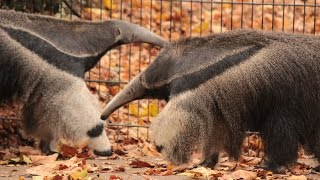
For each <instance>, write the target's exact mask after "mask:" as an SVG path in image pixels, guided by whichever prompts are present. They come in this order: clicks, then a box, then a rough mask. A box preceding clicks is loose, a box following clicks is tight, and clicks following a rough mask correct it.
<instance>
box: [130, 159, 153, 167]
mask: <svg viewBox="0 0 320 180" xmlns="http://www.w3.org/2000/svg"><path fill="white" fill-rule="evenodd" d="M129 165H130V166H131V167H132V168H144V167H148V168H153V167H154V165H151V164H149V163H147V162H144V161H139V160H136V161H133V162H131V163H130V164H129Z"/></svg>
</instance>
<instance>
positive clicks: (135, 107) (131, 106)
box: [129, 104, 139, 117]
mask: <svg viewBox="0 0 320 180" xmlns="http://www.w3.org/2000/svg"><path fill="white" fill-rule="evenodd" d="M129 113H130V114H132V115H134V116H136V117H139V111H138V104H129Z"/></svg>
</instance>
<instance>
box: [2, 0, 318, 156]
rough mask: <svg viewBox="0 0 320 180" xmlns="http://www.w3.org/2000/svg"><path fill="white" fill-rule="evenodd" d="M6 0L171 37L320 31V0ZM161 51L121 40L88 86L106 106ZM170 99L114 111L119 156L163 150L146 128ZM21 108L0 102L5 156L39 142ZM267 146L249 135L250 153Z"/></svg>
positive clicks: (112, 132) (11, 5)
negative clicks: (25, 129) (25, 126)
mask: <svg viewBox="0 0 320 180" xmlns="http://www.w3.org/2000/svg"><path fill="white" fill-rule="evenodd" d="M19 3H20V4H19ZM0 6H1V8H7V9H16V10H19V11H25V12H31V13H41V14H47V15H52V16H56V17H58V18H63V19H79V18H81V19H86V20H92V21H101V20H109V19H123V20H126V21H129V22H132V23H135V24H139V25H141V26H144V27H146V28H147V29H149V30H151V31H153V32H155V33H156V34H158V35H161V36H162V37H164V38H165V39H167V40H169V41H174V40H177V39H179V38H185V37H190V36H205V35H208V34H210V33H220V32H225V31H228V30H232V29H240V28H253V29H263V30H273V31H285V32H294V33H306V34H316V35H318V34H319V32H320V17H319V7H318V6H319V4H317V1H316V0H224V1H213V0H202V1H198V0H194V1H189V0H188V1H169V0H162V1H160V0H89V1H81V0H72V1H70V0H69V1H67V0H63V1H60V0H44V1H40V0H34V1H7V0H0ZM70 7H72V10H70ZM158 52H159V49H158V48H156V47H152V46H150V45H147V44H133V45H123V46H121V47H118V48H116V49H114V50H112V51H110V52H109V53H108V54H106V55H105V56H104V57H103V58H102V59H101V61H100V62H99V63H98V64H97V66H96V67H95V68H94V69H92V70H91V71H90V72H88V73H87V75H86V80H87V84H88V87H89V88H90V90H91V91H92V92H93V93H94V94H95V95H96V96H97V98H99V99H100V100H101V105H102V106H104V105H105V104H106V103H107V102H108V101H109V100H110V99H111V98H112V97H113V96H114V95H115V94H116V93H117V92H119V91H120V90H121V89H122V88H123V87H124V86H125V84H127V83H128V82H129V81H130V80H131V79H132V78H133V77H134V76H135V75H137V74H138V73H139V72H141V71H142V70H143V69H145V68H146V67H147V66H148V65H149V64H150V63H151V62H152V61H153V60H154V59H155V57H156V56H157V54H158ZM164 106H165V103H164V102H162V101H158V100H140V101H135V102H133V103H131V104H129V105H126V106H124V107H122V108H120V110H119V111H117V112H115V113H114V114H113V115H112V116H111V118H110V120H109V121H110V122H109V126H108V127H106V129H107V131H108V133H109V138H110V139H111V141H112V142H113V146H114V148H115V149H116V151H115V153H116V154H118V155H120V156H121V155H124V154H125V155H126V156H145V155H147V156H152V157H154V156H156V157H158V156H159V154H158V153H157V152H155V150H154V148H153V146H152V144H151V143H150V141H149V133H150V132H149V131H148V128H147V127H148V125H149V124H150V122H152V119H153V118H154V117H155V116H156V115H157V114H158V113H159V112H160V111H161V109H162V108H163V107H164ZM18 111H19V106H18V105H13V106H8V105H2V106H1V107H0V118H1V119H3V120H1V121H0V142H1V144H0V149H1V151H0V159H2V160H6V159H10V158H12V156H19V154H20V153H21V146H32V147H35V146H36V144H35V143H34V141H33V140H27V139H25V138H24V137H22V136H21V135H20V133H19V131H20V127H21V125H20V124H21V123H20V120H19V119H18V117H19V113H18ZM19 147H20V148H19ZM262 150H263V145H262V143H261V142H260V140H259V138H258V136H257V135H256V134H253V135H251V134H250V135H248V138H247V139H246V141H245V142H244V147H243V152H244V154H246V155H248V156H252V157H260V158H261V157H263V152H262Z"/></svg>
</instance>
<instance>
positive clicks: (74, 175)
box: [70, 169, 88, 180]
mask: <svg viewBox="0 0 320 180" xmlns="http://www.w3.org/2000/svg"><path fill="white" fill-rule="evenodd" d="M70 177H71V178H72V179H74V180H78V179H83V178H88V171H87V169H84V170H82V171H74V172H72V173H71V174H70Z"/></svg>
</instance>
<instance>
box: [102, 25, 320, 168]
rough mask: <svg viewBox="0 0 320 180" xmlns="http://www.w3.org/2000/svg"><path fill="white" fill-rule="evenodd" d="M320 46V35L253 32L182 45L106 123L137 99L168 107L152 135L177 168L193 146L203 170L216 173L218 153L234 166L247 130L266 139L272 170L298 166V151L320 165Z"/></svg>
mask: <svg viewBox="0 0 320 180" xmlns="http://www.w3.org/2000/svg"><path fill="white" fill-rule="evenodd" d="M319 47H320V37H317V36H308V35H296V34H289V33H281V32H263V31H255V30H236V31H230V32H226V33H221V34H216V35H210V36H207V37H194V38H187V39H182V40H179V41H177V42H173V43H172V44H171V45H168V46H166V47H165V48H164V49H163V50H162V52H161V53H160V54H159V56H158V57H157V58H156V60H155V61H154V62H153V63H152V64H151V65H150V66H149V67H148V68H147V69H146V70H145V71H143V72H142V73H141V74H139V75H138V76H137V77H135V78H134V79H133V80H132V81H131V82H130V83H129V84H128V85H127V86H126V87H125V88H124V89H123V90H122V91H121V92H120V93H119V94H117V95H116V96H115V97H114V98H113V99H112V101H110V102H109V103H108V105H107V106H106V108H105V110H104V113H103V114H102V116H101V118H102V119H106V118H107V117H108V116H109V115H110V114H111V113H112V112H113V111H114V110H115V109H117V108H118V107H120V106H122V105H124V104H125V103H128V102H130V101H133V100H136V99H141V98H149V97H151V98H160V99H166V100H168V104H167V105H166V107H165V108H164V110H163V111H162V112H161V113H160V114H159V116H158V117H157V118H156V120H155V122H153V125H152V127H151V130H152V133H153V137H154V141H155V144H156V145H157V147H158V150H159V151H161V153H162V154H163V155H164V156H165V157H167V158H168V159H169V160H171V161H172V162H173V163H176V164H180V163H185V162H187V161H188V160H189V158H190V154H191V152H192V151H193V150H195V147H197V149H198V150H201V151H202V152H203V154H204V159H205V160H204V162H203V164H205V165H209V166H214V164H215V163H216V162H217V153H218V152H220V151H226V152H227V153H228V154H229V155H230V156H231V157H233V158H236V159H237V158H239V155H240V147H241V145H242V142H243V139H244V137H245V131H246V130H252V131H258V132H260V133H261V136H262V139H263V141H264V145H265V153H266V155H267V157H268V163H267V165H268V167H269V168H270V169H272V170H278V169H279V168H281V167H284V166H286V165H288V164H290V163H292V162H295V161H296V159H297V150H298V145H299V144H302V145H303V146H304V147H305V148H306V149H307V150H309V151H310V152H312V153H313V154H314V155H315V157H316V158H318V159H319V158H320V51H319ZM164 129H165V130H164ZM281 169H282V168H281Z"/></svg>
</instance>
